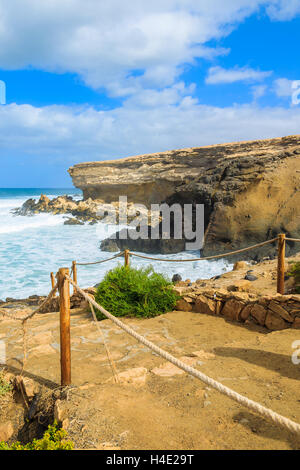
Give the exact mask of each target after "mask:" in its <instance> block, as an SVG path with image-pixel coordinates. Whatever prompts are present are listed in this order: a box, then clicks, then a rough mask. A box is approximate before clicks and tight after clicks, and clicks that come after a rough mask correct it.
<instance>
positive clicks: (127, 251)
mask: <svg viewBox="0 0 300 470" xmlns="http://www.w3.org/2000/svg"><path fill="white" fill-rule="evenodd" d="M124 258H125V266H129V250H125V251H124Z"/></svg>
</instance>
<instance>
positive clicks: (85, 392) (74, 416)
mask: <svg viewBox="0 0 300 470" xmlns="http://www.w3.org/2000/svg"><path fill="white" fill-rule="evenodd" d="M125 322H126V323H128V324H130V325H131V326H133V327H134V328H135V329H136V330H137V331H138V332H139V333H141V334H143V335H145V336H146V337H147V338H148V339H149V340H152V341H153V342H154V343H156V344H158V345H159V346H161V347H163V348H165V349H166V350H167V351H169V352H170V353H172V354H174V355H175V356H177V357H180V358H183V360H185V361H187V362H188V363H190V364H192V365H193V366H194V367H196V368H198V369H199V370H201V371H203V372H204V373H206V374H208V375H210V376H211V377H213V378H215V379H217V380H219V381H220V382H222V383H223V384H225V385H227V386H229V387H231V388H233V389H234V390H236V391H237V392H240V393H242V394H244V395H246V396H247V397H249V398H251V399H254V400H256V401H258V402H260V403H262V404H263V405H265V406H267V407H270V408H272V409H273V410H274V411H277V412H279V413H281V414H283V415H285V416H287V417H289V418H291V419H293V420H295V421H297V422H300V400H299V379H300V365H294V364H293V363H292V361H291V354H292V352H293V349H292V343H293V341H295V340H297V339H298V340H300V334H299V330H292V329H290V330H283V331H277V332H272V333H267V332H266V330H264V329H262V328H259V327H255V326H251V328H250V327H249V328H246V327H245V326H244V325H239V324H235V323H230V322H227V321H225V320H224V318H218V317H214V316H207V315H203V314H197V313H187V312H172V313H168V314H166V315H162V316H160V317H156V318H154V319H150V320H136V319H130V320H125ZM101 327H102V329H103V332H104V335H105V337H106V340H107V342H108V344H109V348H110V351H111V354H112V356H113V358H114V360H115V363H116V366H117V369H118V372H119V373H120V374H121V381H122V383H121V384H115V383H114V382H113V380H112V373H111V369H110V367H109V364H108V362H107V357H106V354H105V351H104V348H103V344H102V339H101V337H99V333H98V332H97V329H96V327H95V325H93V323H92V322H91V320H90V317H89V315H87V314H86V313H84V312H80V311H78V310H77V311H75V312H74V313H73V314H72V381H73V384H74V385H76V386H77V387H76V388H74V389H72V390H71V391H70V392H69V394H68V401H67V402H66V406H67V408H68V420H67V421H65V422H64V424H65V426H66V427H67V428H68V432H69V435H70V437H71V438H72V439H73V440H74V442H75V443H76V446H77V447H79V448H100V449H101V448H121V449H300V439H296V438H295V437H294V436H292V435H291V434H290V433H288V432H286V431H283V430H281V429H279V428H278V427H277V426H275V425H273V424H270V423H269V422H267V421H265V420H264V419H262V418H260V417H258V416H256V415H255V414H253V413H251V412H249V411H248V410H247V409H245V408H244V407H242V406H240V405H238V404H236V403H235V402H233V401H231V400H230V399H228V398H226V397H224V396H223V395H220V394H219V393H218V392H216V391H213V390H211V389H209V388H207V387H206V386H205V384H202V383H201V382H200V381H198V380H196V379H194V378H192V377H189V376H188V375H187V374H185V373H183V371H180V370H179V369H176V368H175V367H174V366H171V365H170V364H167V363H166V362H165V361H164V360H162V359H161V358H160V357H157V356H156V355H154V354H153V353H151V352H149V351H148V350H147V349H146V348H145V347H144V346H142V345H140V344H138V343H137V342H136V341H135V340H134V339H132V338H131V337H129V336H128V335H127V334H126V333H123V332H122V331H121V330H119V329H118V328H117V327H116V326H113V325H112V324H111V322H110V321H109V320H105V321H103V322H101ZM29 333H30V337H29V341H28V349H29V356H28V361H27V365H26V371H27V372H28V373H30V375H31V376H32V377H34V378H35V379H36V380H37V381H41V382H43V381H44V379H47V380H50V381H52V382H53V383H58V382H59V330H58V314H55V313H51V314H44V315H38V316H36V317H35V318H34V319H33V320H32V321H30V323H29ZM21 338H22V336H21V330H20V328H19V324H18V323H16V322H14V321H10V320H4V321H1V322H0V339H2V341H5V342H6V346H7V364H8V365H9V366H10V367H11V370H14V371H17V370H19V369H20V363H21V360H22V339H21Z"/></svg>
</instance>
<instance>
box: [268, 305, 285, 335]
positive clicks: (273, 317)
mask: <svg viewBox="0 0 300 470" xmlns="http://www.w3.org/2000/svg"><path fill="white" fill-rule="evenodd" d="M265 326H266V327H267V328H268V329H269V330H284V329H285V328H288V327H289V324H288V323H286V322H285V321H284V319H283V318H281V317H280V316H279V315H277V314H276V313H274V312H273V311H272V310H269V311H268V313H267V316H266V321H265Z"/></svg>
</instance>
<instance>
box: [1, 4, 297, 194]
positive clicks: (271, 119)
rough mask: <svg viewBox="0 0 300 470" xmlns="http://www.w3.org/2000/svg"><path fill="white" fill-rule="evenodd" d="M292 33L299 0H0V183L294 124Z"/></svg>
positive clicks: (282, 131) (26, 182)
mask: <svg viewBox="0 0 300 470" xmlns="http://www.w3.org/2000/svg"><path fill="white" fill-rule="evenodd" d="M299 44H300V0H269V1H261V0H226V1H224V0H151V2H150V1H149V0H128V1H124V0H101V1H100V0H43V1H41V0H9V1H7V0H0V80H1V81H2V82H4V83H5V84H6V104H0V161H1V167H0V187H68V186H71V180H70V178H69V176H68V174H67V171H66V170H67V168H68V167H69V166H71V165H73V164H74V163H79V162H83V161H91V160H105V159H114V158H121V157H126V156H129V155H138V154H143V153H150V152H159V151H164V150H168V149H175V148H183V147H196V146H201V145H208V144H216V143H221V142H232V141H238V140H250V139H260V138H268V137H279V136H284V135H290V134H300V92H299V94H298V87H299V89H300V61H299V51H300V49H299ZM297 81H299V83H298V84H297ZM293 87H294V88H293ZM1 89H2V92H3V83H1V82H0V98H1ZM2 96H3V93H2ZM293 97H294V99H293ZM0 101H1V99H0ZM2 101H3V99H2ZM298 103H299V104H298Z"/></svg>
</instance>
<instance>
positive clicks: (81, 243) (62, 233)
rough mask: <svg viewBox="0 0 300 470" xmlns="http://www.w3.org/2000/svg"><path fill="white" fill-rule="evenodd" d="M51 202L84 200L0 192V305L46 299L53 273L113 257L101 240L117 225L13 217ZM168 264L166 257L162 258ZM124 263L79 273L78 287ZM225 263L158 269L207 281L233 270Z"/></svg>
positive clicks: (35, 192)
mask: <svg viewBox="0 0 300 470" xmlns="http://www.w3.org/2000/svg"><path fill="white" fill-rule="evenodd" d="M42 193H43V194H46V195H48V196H49V197H50V198H51V197H56V196H58V195H63V194H68V195H71V196H73V197H74V198H78V199H81V197H82V193H81V191H80V190H77V189H49V188H33V189H31V188H26V189H0V299H2V300H4V299H5V298H6V297H14V298H24V297H28V296H29V295H34V294H37V295H45V294H47V293H48V291H49V290H50V287H51V284H50V272H51V271H53V272H57V270H58V268H60V267H70V266H71V264H72V261H73V260H76V261H78V262H80V261H81V262H91V261H95V260H103V259H105V258H109V257H110V256H111V254H110V253H105V252H102V251H100V249H99V245H100V242H101V240H103V239H104V238H107V237H108V236H110V235H111V234H112V233H114V232H115V231H116V228H117V227H116V226H115V225H106V224H97V225H88V224H87V225H83V226H81V225H77V226H76V225H75V226H71V225H64V220H65V217H66V216H64V215H52V214H37V215H34V216H31V217H20V216H14V215H13V214H12V213H11V210H12V209H14V208H16V207H20V206H21V205H22V204H23V203H24V202H25V201H26V200H27V199H29V198H34V199H38V198H39V197H40V195H41V194H42ZM197 256H198V253H197V252H196V253H195V252H188V253H186V252H185V253H178V254H176V255H168V256H166V257H167V258H170V257H171V258H173V259H180V258H194V257H197ZM159 257H160V258H162V259H163V258H164V256H163V255H161V256H159ZM119 262H120V261H119V260H113V261H110V262H108V263H103V264H100V265H96V266H89V267H79V270H78V281H79V284H80V285H81V286H82V287H87V286H91V285H94V284H96V283H97V282H99V281H100V280H101V279H102V278H103V276H104V274H105V272H106V271H107V270H108V269H111V268H112V267H114V266H116V265H117V264H118V263H119ZM132 263H133V264H134V265H135V266H145V265H148V264H149V263H148V262H147V261H146V260H142V259H137V258H135V259H134V260H133V261H132ZM230 268H231V266H230V265H228V264H227V262H226V261H223V260H219V261H201V262H191V263H167V262H166V263H164V262H161V263H160V262H156V263H155V269H156V270H157V271H160V272H163V273H165V274H167V275H168V276H169V277H172V275H173V274H175V273H179V274H181V276H182V277H183V278H189V279H191V280H196V279H198V278H208V277H211V276H214V275H217V274H220V273H222V272H224V271H225V270H228V269H230Z"/></svg>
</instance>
